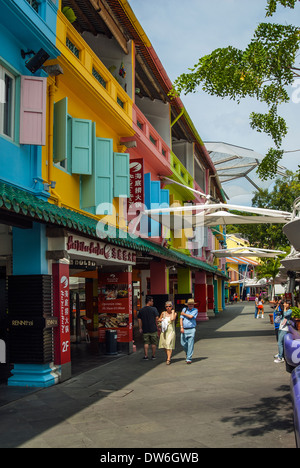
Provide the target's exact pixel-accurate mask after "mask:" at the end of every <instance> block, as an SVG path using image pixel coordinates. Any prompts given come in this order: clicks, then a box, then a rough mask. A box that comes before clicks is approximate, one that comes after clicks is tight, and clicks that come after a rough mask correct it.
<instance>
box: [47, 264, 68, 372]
mask: <svg viewBox="0 0 300 468" xmlns="http://www.w3.org/2000/svg"><path fill="white" fill-rule="evenodd" d="M52 277H53V315H54V316H55V317H57V318H58V327H56V328H55V331H54V363H55V364H66V363H67V362H70V361H71V349H70V292H69V265H67V264H64V263H54V264H53V265H52Z"/></svg>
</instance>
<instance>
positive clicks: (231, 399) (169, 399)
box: [0, 303, 295, 449]
mask: <svg viewBox="0 0 300 468" xmlns="http://www.w3.org/2000/svg"><path fill="white" fill-rule="evenodd" d="M267 312H268V311H266V314H265V319H263V320H261V319H260V320H255V319H254V317H253V304H247V303H241V304H236V305H230V306H228V307H227V310H226V311H224V312H222V313H221V314H220V315H219V316H218V317H216V318H213V319H211V320H210V321H208V322H205V323H200V324H199V325H198V328H197V338H196V339H197V342H196V345H195V353H194V360H193V363H192V364H191V365H187V364H186V363H185V356H184V353H183V352H182V349H181V346H180V343H179V338H178V339H177V349H176V350H175V352H174V355H173V356H174V357H173V360H172V364H171V365H170V366H166V364H165V357H164V351H163V350H160V351H159V353H158V359H157V360H156V361H142V357H143V352H142V349H141V348H140V349H138V351H137V352H136V353H134V354H132V355H130V356H127V355H126V356H123V357H120V358H118V359H115V360H112V361H111V362H108V363H106V364H104V365H102V366H99V367H97V368H95V369H93V370H89V371H87V372H85V373H82V374H80V375H76V376H74V377H73V378H72V379H70V380H69V381H67V382H64V383H62V384H60V385H56V386H54V387H51V388H48V389H43V390H39V391H35V392H33V393H30V394H28V395H25V394H24V396H23V397H22V398H19V399H18V400H16V401H13V402H10V403H7V404H4V405H3V406H1V407H0V421H1V425H0V447H2V448H4V447H34V448H39V447H44V448H49V447H52V448H53V447H55V448H58V447H68V448H103V449H105V448H117V447H118V448H136V447H142V448H177V449H178V448H202V447H203V448H204V447H207V448H221V447H228V448H256V447H257V448H295V438H294V432H293V419H292V406H291V400H290V391H289V384H290V375H289V374H288V373H287V372H286V371H285V365H284V364H275V363H274V362H273V354H275V353H276V351H277V348H276V341H275V336H274V332H273V326H272V325H271V324H270V322H269V316H268V313H267ZM177 331H178V330H177ZM0 400H1V389H0Z"/></svg>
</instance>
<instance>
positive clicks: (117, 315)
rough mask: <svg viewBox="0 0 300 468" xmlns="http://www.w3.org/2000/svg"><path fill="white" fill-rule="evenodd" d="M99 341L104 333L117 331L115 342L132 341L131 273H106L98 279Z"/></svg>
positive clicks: (103, 337) (103, 340) (103, 336)
mask: <svg viewBox="0 0 300 468" xmlns="http://www.w3.org/2000/svg"><path fill="white" fill-rule="evenodd" d="M98 292H99V294H98V306H99V341H100V342H101V343H103V342H105V331H106V330H109V329H115V330H117V341H118V342H119V343H129V342H131V341H132V339H133V338H132V337H133V334H132V273H128V272H126V273H107V274H101V276H100V278H99V291H98Z"/></svg>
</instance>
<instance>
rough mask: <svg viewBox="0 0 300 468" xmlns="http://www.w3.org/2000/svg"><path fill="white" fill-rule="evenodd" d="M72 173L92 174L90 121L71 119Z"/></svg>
mask: <svg viewBox="0 0 300 468" xmlns="http://www.w3.org/2000/svg"><path fill="white" fill-rule="evenodd" d="M72 173H73V174H84V175H91V174H92V121H91V120H82V119H75V118H73V119H72Z"/></svg>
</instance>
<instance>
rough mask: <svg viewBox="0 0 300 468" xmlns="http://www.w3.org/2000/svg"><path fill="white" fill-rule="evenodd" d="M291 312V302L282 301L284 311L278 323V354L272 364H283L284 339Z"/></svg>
mask: <svg viewBox="0 0 300 468" xmlns="http://www.w3.org/2000/svg"><path fill="white" fill-rule="evenodd" d="M292 313H293V311H292V309H291V301H287V300H285V301H284V311H283V317H282V320H281V322H280V326H279V333H278V354H277V355H276V356H274V357H275V360H274V362H276V363H279V362H284V337H285V335H286V334H287V333H288V331H289V327H288V324H289V320H290V318H291V315H292Z"/></svg>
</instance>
